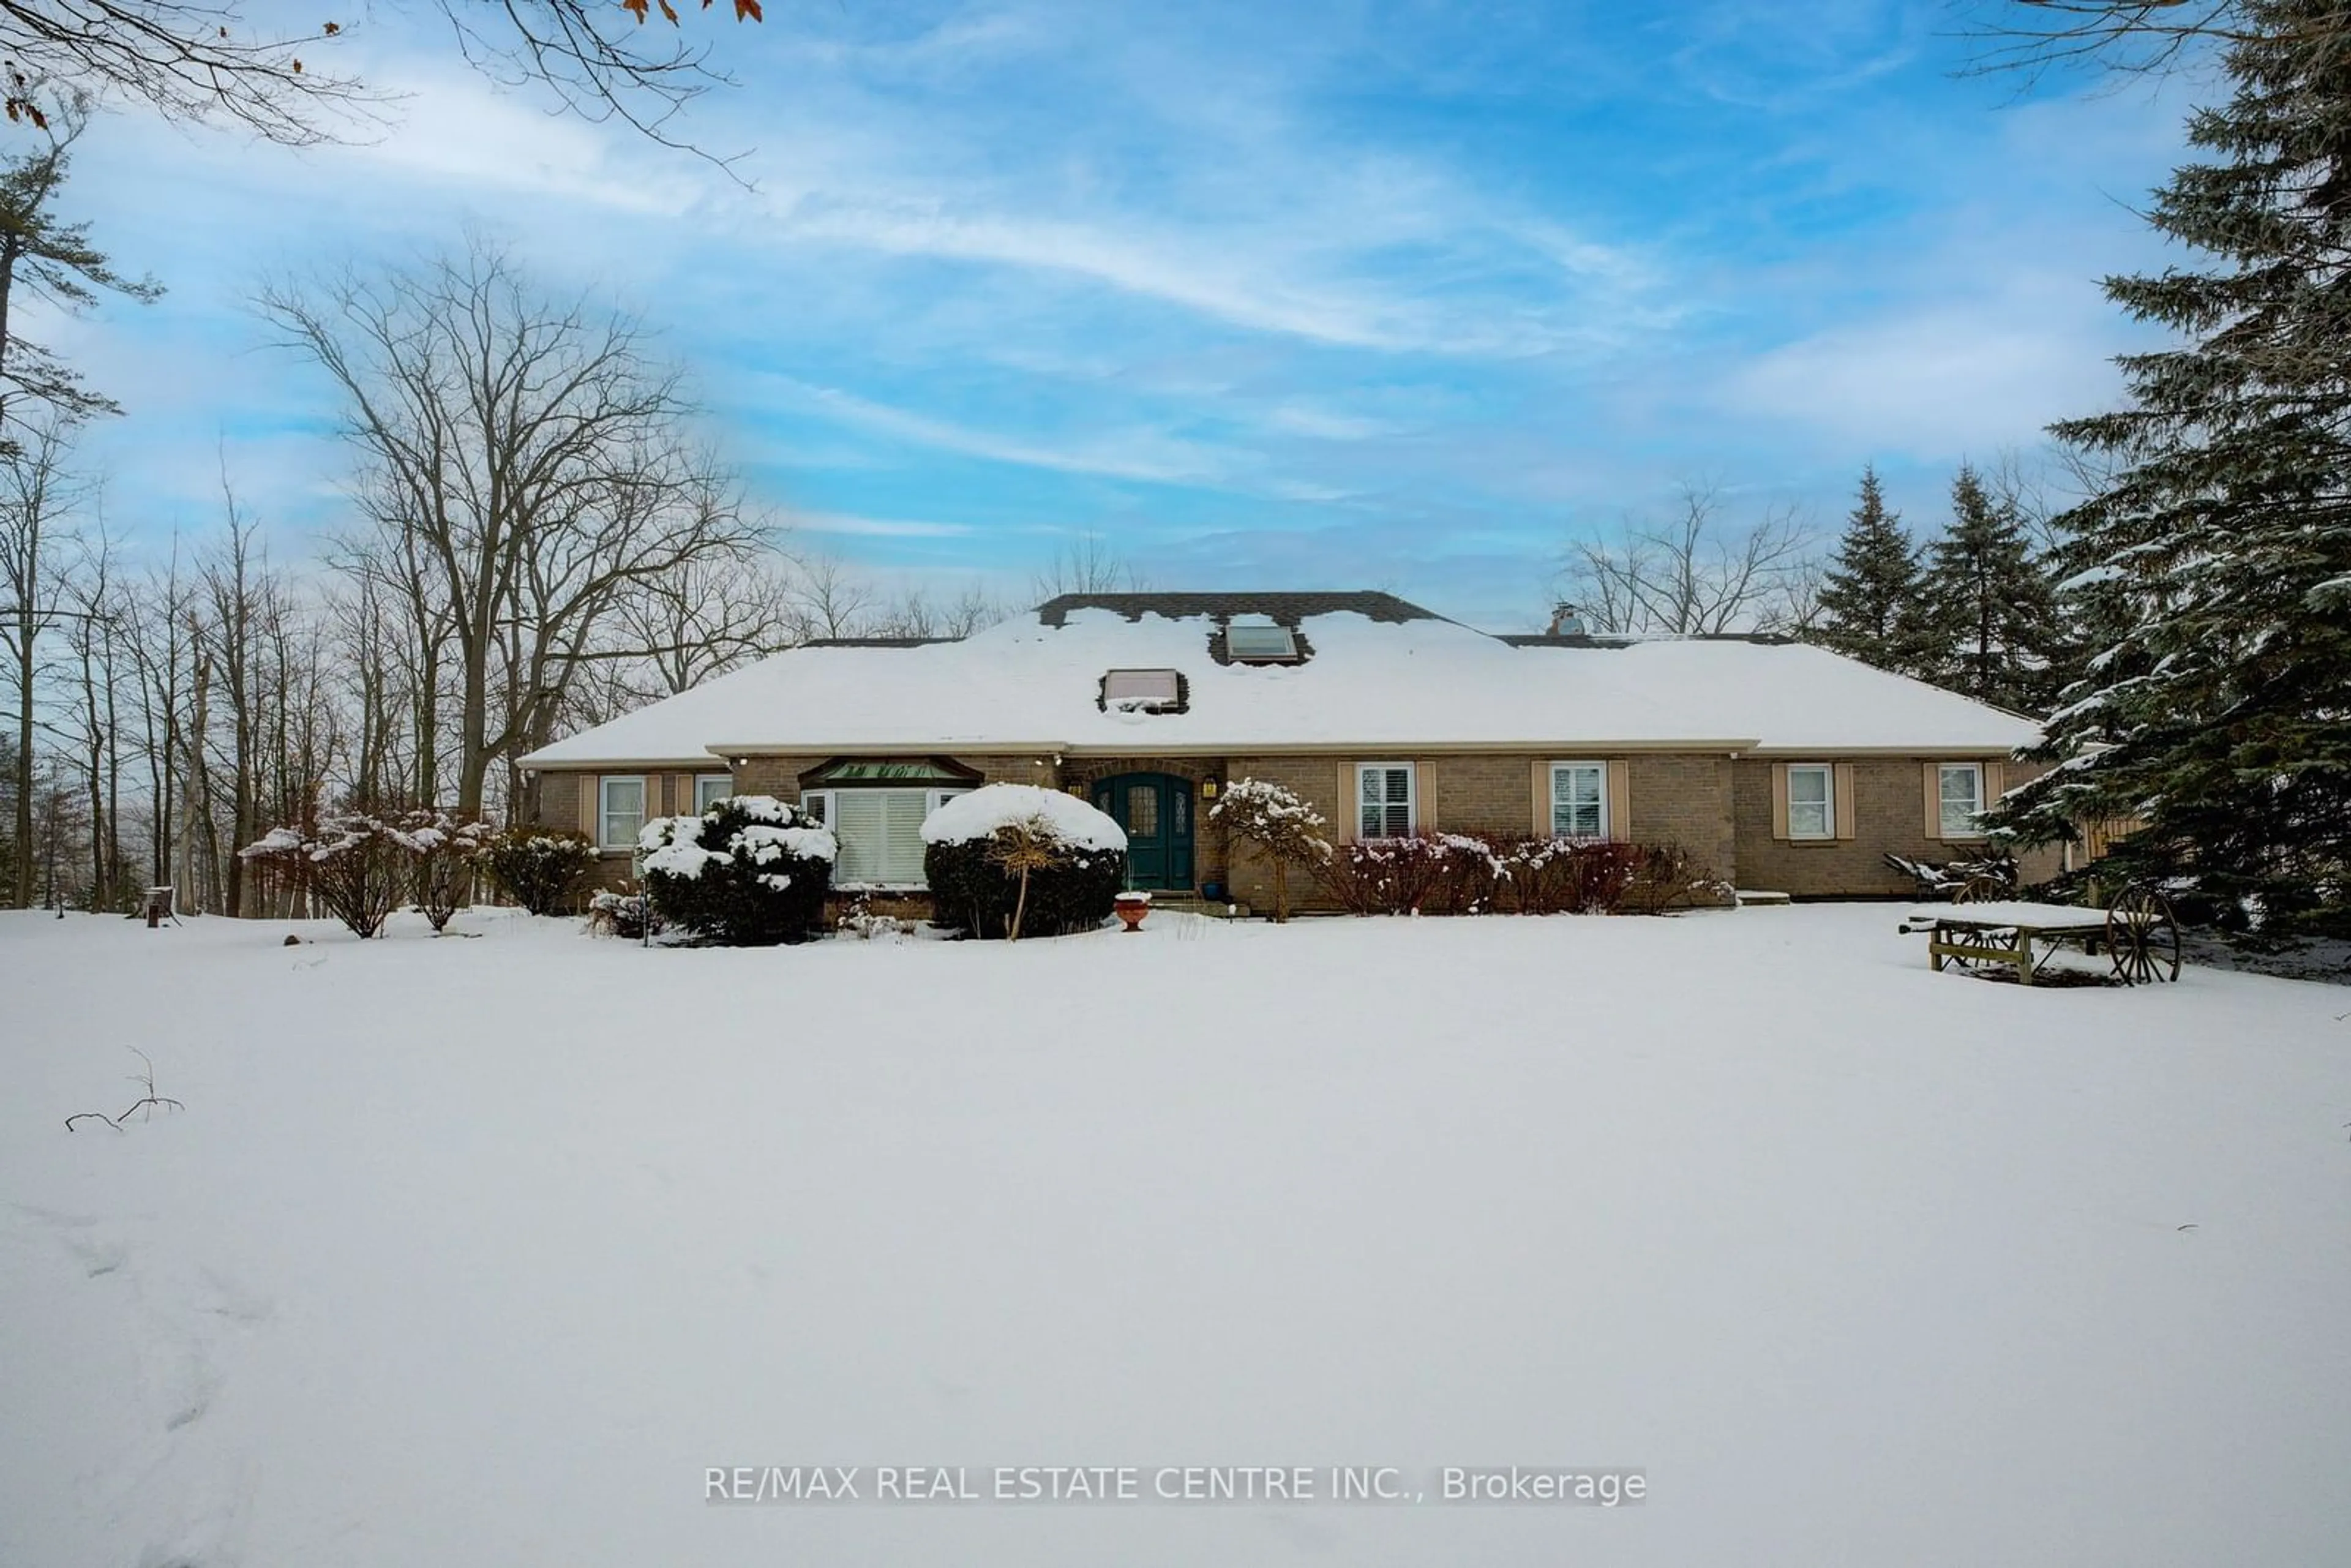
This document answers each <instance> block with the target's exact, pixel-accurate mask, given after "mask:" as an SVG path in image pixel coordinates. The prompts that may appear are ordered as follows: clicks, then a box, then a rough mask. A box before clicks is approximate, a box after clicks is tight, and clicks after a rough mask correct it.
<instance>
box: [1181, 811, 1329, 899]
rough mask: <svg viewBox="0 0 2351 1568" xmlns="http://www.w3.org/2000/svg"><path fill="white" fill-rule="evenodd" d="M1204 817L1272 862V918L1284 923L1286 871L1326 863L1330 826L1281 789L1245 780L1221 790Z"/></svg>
mask: <svg viewBox="0 0 2351 1568" xmlns="http://www.w3.org/2000/svg"><path fill="white" fill-rule="evenodd" d="M1208 815H1210V816H1212V817H1214V818H1216V819H1217V821H1221V822H1223V823H1224V824H1225V826H1226V828H1227V829H1228V830H1229V831H1231V833H1232V835H1233V836H1234V837H1235V838H1237V839H1239V840H1240V841H1242V842H1244V843H1248V844H1253V845H1255V846H1256V847H1257V849H1258V850H1259V852H1260V853H1262V854H1263V855H1264V856H1265V857H1266V859H1267V860H1268V861H1269V862H1271V864H1272V867H1273V917H1274V919H1275V920H1276V921H1283V920H1287V919H1289V918H1290V867H1291V866H1293V865H1304V866H1310V867H1311V866H1319V865H1322V864H1324V863H1326V862H1329V860H1330V859H1331V841H1330V840H1328V839H1326V838H1324V837H1323V836H1322V830H1323V829H1324V828H1326V827H1328V826H1329V825H1330V824H1329V823H1328V822H1326V821H1324V820H1323V817H1322V812H1320V811H1318V810H1315V809H1314V808H1313V807H1311V806H1310V805H1308V804H1307V803H1306V802H1305V801H1304V800H1301V799H1300V798H1299V795H1298V792H1297V791H1296V790H1294V789H1290V788H1289V787H1287V786H1286V785H1281V784H1276V783H1274V782H1272V781H1271V780H1270V779H1242V780H1240V781H1239V782H1238V783H1237V784H1234V785H1231V786H1230V787H1228V789H1226V790H1225V794H1224V799H1222V800H1218V801H1217V803H1216V804H1215V805H1214V806H1211V807H1210V808H1208Z"/></svg>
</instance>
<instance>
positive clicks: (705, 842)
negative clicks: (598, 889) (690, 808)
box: [637, 795, 840, 947]
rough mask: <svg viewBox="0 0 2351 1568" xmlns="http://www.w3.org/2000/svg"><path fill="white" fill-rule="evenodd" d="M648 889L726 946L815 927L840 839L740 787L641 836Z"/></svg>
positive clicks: (669, 912)
mask: <svg viewBox="0 0 2351 1568" xmlns="http://www.w3.org/2000/svg"><path fill="white" fill-rule="evenodd" d="M637 847H638V849H639V850H640V851H641V852H642V853H643V860H642V866H643V873H644V883H645V892H646V894H648V895H649V896H650V897H651V898H652V899H653V907H654V908H655V909H656V910H658V911H659V912H660V913H661V915H662V917H663V918H664V920H667V921H669V922H671V923H672V924H673V925H682V926H684V928H685V929H686V930H688V931H691V932H693V933H694V934H695V936H700V937H702V938H704V939H705V940H706V941H711V942H717V943H721V944H724V945H725V946H730V947H767V946H774V945H775V944H777V943H778V942H799V941H802V940H805V939H806V938H808V937H810V936H814V935H816V934H817V932H818V930H819V928H820V926H821V925H822V924H823V921H824V894H825V890H826V889H827V888H828V887H830V886H831V883H832V862H833V861H834V860H835V859H836V858H837V857H838V856H839V854H840V845H839V843H838V842H837V841H835V840H834V838H833V836H832V834H831V833H830V832H828V831H826V830H825V829H824V828H822V827H821V826H820V825H818V824H817V822H816V821H814V820H813V819H811V818H810V817H808V816H806V815H805V814H803V813H802V812H801V810H799V807H797V806H787V805H786V804H784V803H783V802H782V801H781V800H777V799H776V798H775V797H774V796H772V795H734V796H729V797H728V798H727V799H726V800H717V801H714V802H712V804H711V807H710V809H709V810H706V811H705V812H703V813H702V814H701V815H700V816H698V817H656V818H654V819H653V821H650V822H647V823H646V824H645V826H644V831H643V833H641V834H639V835H638V839H637Z"/></svg>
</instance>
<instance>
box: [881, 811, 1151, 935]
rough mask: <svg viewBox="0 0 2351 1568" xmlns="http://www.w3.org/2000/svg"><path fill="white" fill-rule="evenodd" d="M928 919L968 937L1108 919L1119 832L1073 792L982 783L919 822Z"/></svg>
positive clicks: (1038, 931)
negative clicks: (928, 893) (931, 907)
mask: <svg viewBox="0 0 2351 1568" xmlns="http://www.w3.org/2000/svg"><path fill="white" fill-rule="evenodd" d="M923 841H924V843H925V845H926V846H927V847H926V848H925V850H924V852H923V877H924V880H925V882H927V883H929V884H930V889H931V898H932V901H933V904H934V906H935V909H934V916H933V917H934V919H935V921H936V922H937V924H939V925H948V926H955V927H958V928H960V929H962V930H966V931H968V932H970V933H971V934H972V935H973V936H982V937H998V936H1002V937H1010V938H1018V937H1020V936H1064V935H1066V934H1068V933H1071V932H1074V931H1089V930H1092V929H1093V928H1094V927H1095V926H1098V925H1101V924H1102V922H1103V921H1105V920H1108V919H1109V918H1110V914H1111V905H1112V904H1113V902H1115V901H1116V899H1117V897H1118V891H1119V889H1120V887H1122V886H1123V885H1124V883H1125V882H1126V834H1125V833H1123V832H1122V831H1120V830H1119V825H1118V824H1117V823H1116V822H1114V821H1112V820H1111V819H1110V817H1109V816H1108V815H1107V814H1106V813H1104V812H1102V811H1098V810H1095V809H1094V808H1093V807H1092V806H1089V805H1087V804H1086V803H1085V802H1084V801H1083V800H1079V799H1078V798H1077V797H1076V796H1074V795H1065V794H1062V793H1061V792H1060V791H1059V790H1055V789H1040V788H1039V787H1038V786H1036V785H1034V784H990V785H987V787H986V788H984V789H974V790H972V791H971V792H970V793H969V794H966V795H958V796H956V798H955V799H953V800H949V801H947V802H946V804H945V805H943V806H941V807H940V808H939V809H938V810H935V811H934V812H932V813H931V814H930V816H929V818H928V819H927V820H925V821H924V823H923Z"/></svg>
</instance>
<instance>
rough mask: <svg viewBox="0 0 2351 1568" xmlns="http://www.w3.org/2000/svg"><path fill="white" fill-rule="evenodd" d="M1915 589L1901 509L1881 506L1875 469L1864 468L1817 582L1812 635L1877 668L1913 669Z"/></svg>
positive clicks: (1914, 557) (1914, 563)
mask: <svg viewBox="0 0 2351 1568" xmlns="http://www.w3.org/2000/svg"><path fill="white" fill-rule="evenodd" d="M1918 587H1919V574H1918V552H1917V548H1916V547H1914V546H1913V545H1912V544H1911V543H1910V536H1909V535H1908V534H1907V533H1905V532H1904V531H1903V529H1902V515H1901V514H1900V513H1899V512H1894V511H1889V510H1887V509H1886V495H1885V492H1884V490H1883V489H1882V488H1881V487H1880V486H1879V485H1878V482H1877V470H1876V467H1875V466H1872V467H1867V468H1864V469H1863V470H1862V471H1861V494H1860V497H1858V499H1856V500H1855V504H1854V508H1853V511H1852V513H1851V514H1850V515H1849V516H1848V517H1847V518H1846V519H1845V525H1844V538H1841V539H1839V540H1838V541H1837V551H1836V564H1835V565H1834V566H1832V567H1830V568H1829V570H1828V571H1827V573H1826V575H1825V576H1824V577H1823V580H1822V583H1821V591H1820V608H1821V618H1820V621H1819V622H1818V623H1817V624H1816V625H1815V627H1814V628H1813V641H1814V642H1816V643H1820V644H1821V645H1822V646H1823V647H1824V648H1833V649H1834V650H1835V651H1836V652H1838V653H1844V654H1846V655H1848V656H1850V657H1852V658H1855V659H1859V660H1861V661H1862V662H1863V663H1865V664H1875V665H1876V666H1877V667H1878V668H1879V669H1881V670H1894V671H1898V672H1900V673H1902V674H1913V673H1915V672H1916V670H1917V662H1918V649H1917V646H1916V645H1915V633H1916V630H1917V610H1918Z"/></svg>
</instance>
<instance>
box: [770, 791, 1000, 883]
mask: <svg viewBox="0 0 2351 1568" xmlns="http://www.w3.org/2000/svg"><path fill="white" fill-rule="evenodd" d="M963 792H964V791H962V790H960V789H820V790H814V791H811V792H810V793H809V794H807V795H804V796H802V797H801V800H800V805H801V809H802V810H806V811H807V812H808V813H809V814H810V816H812V817H814V818H815V819H816V820H817V821H820V822H822V823H823V824H824V825H825V826H826V827H828V828H831V830H832V835H833V837H834V838H835V839H837V840H839V841H840V843H841V858H840V859H839V860H837V861H835V862H833V867H832V881H833V885H834V886H836V887H921V886H923V885H924V882H923V847H924V846H923V819H924V818H925V817H927V816H929V815H930V814H931V813H932V812H933V811H935V810H937V809H938V805H939V802H940V801H942V800H949V799H952V798H953V797H955V796H957V795H960V794H962V793H963Z"/></svg>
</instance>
